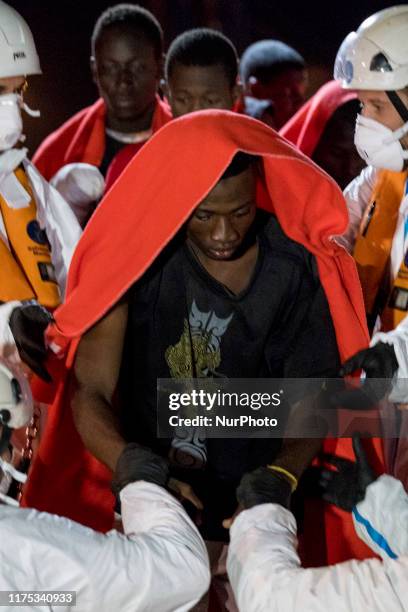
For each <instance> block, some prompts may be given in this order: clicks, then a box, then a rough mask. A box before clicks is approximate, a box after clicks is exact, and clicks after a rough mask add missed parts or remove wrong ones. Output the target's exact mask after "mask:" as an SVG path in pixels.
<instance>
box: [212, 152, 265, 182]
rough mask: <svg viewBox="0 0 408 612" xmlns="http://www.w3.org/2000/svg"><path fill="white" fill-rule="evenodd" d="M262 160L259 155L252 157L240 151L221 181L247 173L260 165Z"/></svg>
mask: <svg viewBox="0 0 408 612" xmlns="http://www.w3.org/2000/svg"><path fill="white" fill-rule="evenodd" d="M260 159H261V158H260V157H259V156H258V155H250V154H249V153H244V152H243V151H238V153H236V154H235V155H234V157H233V158H232V161H231V162H230V164H229V166H228V167H227V168H226V169H225V171H224V173H223V175H222V176H221V178H220V181H223V180H224V179H227V178H231V177H232V176H238V174H241V173H242V172H245V170H247V169H248V168H249V167H250V166H252V165H253V164H258V162H259V160H260Z"/></svg>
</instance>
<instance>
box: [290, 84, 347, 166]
mask: <svg viewBox="0 0 408 612" xmlns="http://www.w3.org/2000/svg"><path fill="white" fill-rule="evenodd" d="M356 97H357V94H356V92H355V91H350V90H348V89H342V88H341V87H340V85H339V83H338V82H337V81H330V82H329V83H326V84H325V85H323V87H321V88H320V89H319V90H318V91H317V92H316V93H315V95H314V96H312V97H311V98H310V100H308V101H307V102H306V104H304V105H303V106H302V107H301V108H300V109H299V110H298V112H297V113H296V115H294V116H293V117H292V118H291V119H289V121H288V122H287V123H286V124H285V125H284V126H283V128H281V130H280V131H279V134H280V135H281V136H284V137H285V138H287V139H288V140H290V142H293V144H295V145H296V146H297V147H298V149H299V150H300V151H302V153H304V154H305V155H307V156H308V157H312V155H313V153H314V150H315V148H316V147H317V144H318V142H319V140H320V138H321V136H322V134H323V131H324V128H325V127H326V124H327V122H328V121H329V119H330V117H331V116H332V115H333V113H334V112H335V111H336V110H337V109H338V108H339V106H341V105H342V104H345V103H346V102H348V101H349V100H354V99H355V98H356Z"/></svg>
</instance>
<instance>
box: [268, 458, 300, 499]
mask: <svg viewBox="0 0 408 612" xmlns="http://www.w3.org/2000/svg"><path fill="white" fill-rule="evenodd" d="M266 467H267V468H269V469H270V470H272V471H273V472H279V473H280V474H282V475H283V476H285V478H286V480H288V481H289V484H290V486H291V488H292V493H293V491H294V490H295V489H296V487H297V486H298V479H297V478H296V476H294V475H293V474H291V473H290V472H288V470H285V468H283V467H280V465H267V466H266Z"/></svg>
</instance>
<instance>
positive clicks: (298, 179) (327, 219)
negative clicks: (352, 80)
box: [25, 111, 382, 562]
mask: <svg viewBox="0 0 408 612" xmlns="http://www.w3.org/2000/svg"><path fill="white" fill-rule="evenodd" d="M238 150H242V151H245V152H248V153H251V154H255V155H260V156H262V158H263V164H264V171H265V184H266V190H265V189H264V190H263V199H264V202H263V206H265V207H266V208H268V209H269V210H271V211H273V212H274V213H275V214H276V216H277V218H278V220H279V222H280V224H281V226H282V228H283V230H284V232H285V233H286V234H287V235H288V236H289V237H290V238H292V239H293V240H295V241H297V242H299V243H301V244H303V245H304V246H305V247H306V248H307V249H308V250H309V251H310V252H312V253H313V254H314V255H315V257H316V261H317V265H318V269H319V274H320V279H321V283H322V285H323V288H324V290H325V292H326V295H327V298H328V302H329V305H330V310H331V314H332V318H333V322H334V326H335V330H336V336H337V341H338V346H339V350H340V354H341V358H342V359H346V358H347V357H349V356H351V355H352V354H353V353H354V352H356V351H358V350H360V349H361V348H363V347H365V346H367V343H368V333H367V329H366V323H365V312H364V305H363V299H362V293H361V288H360V284H359V280H358V276H357V272H356V268H355V265H354V261H353V259H352V258H351V257H350V256H349V255H348V254H347V253H346V251H345V250H344V249H343V248H341V247H339V246H338V245H336V244H335V243H334V242H332V241H331V240H330V237H331V236H332V235H337V234H341V233H342V232H344V230H345V228H346V226H347V222H348V217H347V210H346V205H345V202H344V199H343V196H342V193H341V191H340V189H339V188H338V187H337V185H336V184H335V183H334V181H332V180H331V179H330V178H329V177H328V176H327V175H326V174H325V173H324V172H323V171H321V170H320V169H319V168H318V167H317V166H315V165H314V164H313V163H312V162H311V161H310V160H309V159H308V158H306V157H305V156H304V155H302V154H301V153H299V152H298V151H297V150H296V149H295V148H294V147H292V146H291V145H290V144H288V143H287V142H286V141H284V140H283V139H282V138H281V137H280V136H279V135H278V134H276V132H274V131H273V130H271V129H270V128H268V127H267V126H266V125H264V124H262V123H260V122H258V121H255V120H253V119H251V118H249V117H245V116H243V115H238V114H236V113H232V112H228V111H203V112H201V113H193V114H191V115H186V116H184V117H181V118H179V119H177V120H174V121H172V122H170V123H169V124H168V125H166V126H165V127H164V128H163V129H161V130H160V131H159V132H158V133H157V134H156V135H155V136H154V137H153V138H152V139H151V140H150V141H149V142H148V143H147V144H146V145H145V146H144V147H143V149H142V150H141V151H140V153H138V155H136V157H135V158H134V159H133V160H132V161H131V163H130V164H129V165H128V167H127V168H126V169H125V170H124V172H123V174H122V175H121V177H120V178H119V180H118V181H117V182H116V183H115V184H114V185H113V187H112V188H111V190H110V191H109V192H108V193H107V195H106V196H105V198H104V199H103V201H102V203H101V204H100V206H99V207H98V209H97V210H96V212H95V214H94V216H93V217H92V218H91V220H90V222H89V224H88V226H87V228H86V230H85V232H84V234H83V236H82V238H81V240H80V242H79V244H78V247H77V249H76V251H75V254H74V257H73V260H72V264H71V268H70V273H69V278H68V286H67V298H66V302H65V304H63V305H62V306H61V307H60V308H59V309H58V310H57V311H56V313H55V319H56V324H55V326H54V327H53V328H52V329H51V330H50V338H51V339H52V340H53V341H54V342H56V343H58V344H60V345H64V344H68V343H70V349H69V354H68V358H67V359H66V362H65V372H66V374H67V373H68V372H69V370H70V368H71V365H72V361H73V357H74V354H75V349H76V346H77V342H78V340H79V338H80V336H81V335H82V334H83V333H84V332H86V330H88V329H89V328H90V327H91V326H92V325H93V324H94V323H96V322H97V321H98V320H99V319H100V318H101V317H102V316H103V315H104V314H105V313H106V312H107V311H108V310H109V309H110V308H111V307H112V306H113V305H114V304H115V303H116V302H117V301H118V299H119V297H120V296H121V295H123V294H124V293H125V291H126V290H127V289H128V288H129V287H130V286H131V285H132V284H133V283H134V282H135V281H136V280H137V279H138V278H139V277H140V276H141V275H142V274H143V273H144V271H145V270H147V268H148V267H149V266H150V265H151V263H152V262H153V261H154V259H155V258H156V257H157V255H158V254H159V253H160V251H161V250H162V249H163V247H164V246H165V245H166V244H167V243H168V242H169V240H170V239H171V238H172V236H174V234H175V233H176V232H177V231H178V229H179V228H180V227H181V226H182V225H183V223H184V222H185V221H186V220H187V219H188V217H189V216H190V214H191V212H192V210H193V209H194V208H195V207H196V206H197V204H198V203H199V202H200V201H201V200H202V199H203V198H204V197H205V195H206V194H207V193H208V192H209V191H210V190H211V189H212V187H213V186H214V185H215V184H216V183H217V181H218V180H219V178H220V176H221V175H222V173H223V171H224V170H225V168H226V167H227V166H228V164H229V162H230V161H231V159H232V158H233V157H234V155H235V153H236V152H237V151H238ZM319 341H320V339H319V338H316V342H319ZM64 382H65V378H64V380H63V381H62V382H61V383H60V385H59V388H58V390H57V394H56V398H55V402H54V406H53V408H52V409H51V410H50V414H49V423H48V427H47V430H46V432H45V436H44V437H43V439H42V443H41V446H40V449H39V453H38V456H37V459H36V461H35V462H34V466H33V469H32V473H31V476H30V480H29V483H28V487H27V489H26V496H25V502H26V504H27V505H32V506H35V507H37V508H40V509H42V510H47V511H51V512H57V513H60V514H63V515H66V516H69V517H71V518H74V519H76V520H79V521H81V522H83V523H86V524H88V525H91V526H92V527H95V528H97V529H101V530H106V529H108V528H109V527H110V526H111V524H112V496H111V495H110V493H109V489H108V483H109V473H108V471H107V470H106V468H104V467H103V466H101V464H99V463H98V462H97V461H96V460H95V459H94V458H93V457H91V456H90V454H89V453H87V452H86V451H85V449H84V447H83V445H82V443H81V441H80V438H79V436H78V434H77V432H76V430H75V427H74V425H73V421H72V415H71V410H70V406H69V393H68V391H67V390H66V388H65V387H64ZM63 400H65V402H64V401H63ZM328 442H329V446H328V450H333V449H334V447H335V446H336V445H337V447H338V448H337V452H338V453H340V454H342V455H343V456H352V454H351V453H352V451H351V445H350V443H349V442H350V441H349V440H340V441H338V442H336V441H328ZM379 459H380V462H381V460H382V458H381V457H380V458H379ZM325 532H326V535H328V536H329V535H330V534H334V535H331V539H330V538H329V539H328V540H327V542H328V544H327V547H328V557H327V559H328V561H329V562H334V561H341V560H343V559H345V558H349V557H351V556H357V557H364V556H367V555H368V553H367V551H368V549H366V548H365V546H364V545H363V544H362V543H360V541H359V540H358V539H357V537H356V536H355V532H354V529H353V526H352V521H351V517H350V515H345V514H344V513H342V512H340V511H337V510H336V509H331V510H328V511H327V512H325V522H324V524H322V525H320V524H318V525H317V526H316V537H317V534H318V533H320V534H321V535H324V534H325Z"/></svg>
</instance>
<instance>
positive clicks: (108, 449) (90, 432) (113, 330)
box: [72, 303, 128, 471]
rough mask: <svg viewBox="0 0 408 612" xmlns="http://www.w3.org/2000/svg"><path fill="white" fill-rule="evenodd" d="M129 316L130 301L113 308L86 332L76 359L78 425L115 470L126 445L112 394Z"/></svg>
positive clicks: (95, 452)
mask: <svg viewBox="0 0 408 612" xmlns="http://www.w3.org/2000/svg"><path fill="white" fill-rule="evenodd" d="M127 317H128V306H127V304H124V303H121V304H119V305H118V306H116V307H115V308H113V310H111V311H110V312H109V313H108V314H107V315H106V316H105V317H104V318H103V319H102V320H101V321H99V322H98V323H97V324H96V325H95V326H94V327H93V328H92V329H90V330H89V331H88V332H87V333H86V334H85V335H84V336H83V338H82V340H81V342H80V344H79V347H78V352H77V355H76V359H75V370H74V371H75V378H76V390H75V395H74V398H73V402H72V407H73V415H74V421H75V425H76V427H77V429H78V432H79V435H80V436H81V438H82V441H83V443H84V444H85V446H86V448H87V449H88V450H89V451H90V452H91V453H92V454H93V455H94V456H95V457H96V458H97V459H99V460H100V461H102V462H103V463H104V464H105V465H107V466H108V467H109V468H110V469H111V470H112V471H114V469H115V467H116V463H117V460H118V458H119V455H120V454H121V452H122V450H123V449H124V447H125V446H126V442H125V440H124V439H123V437H122V435H121V433H120V426H119V422H118V418H117V415H116V414H115V411H114V408H113V406H112V396H113V394H114V392H115V389H116V385H117V382H118V377H119V371H120V366H121V361H122V352H123V343H124V338H125V332H126V325H127Z"/></svg>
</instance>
